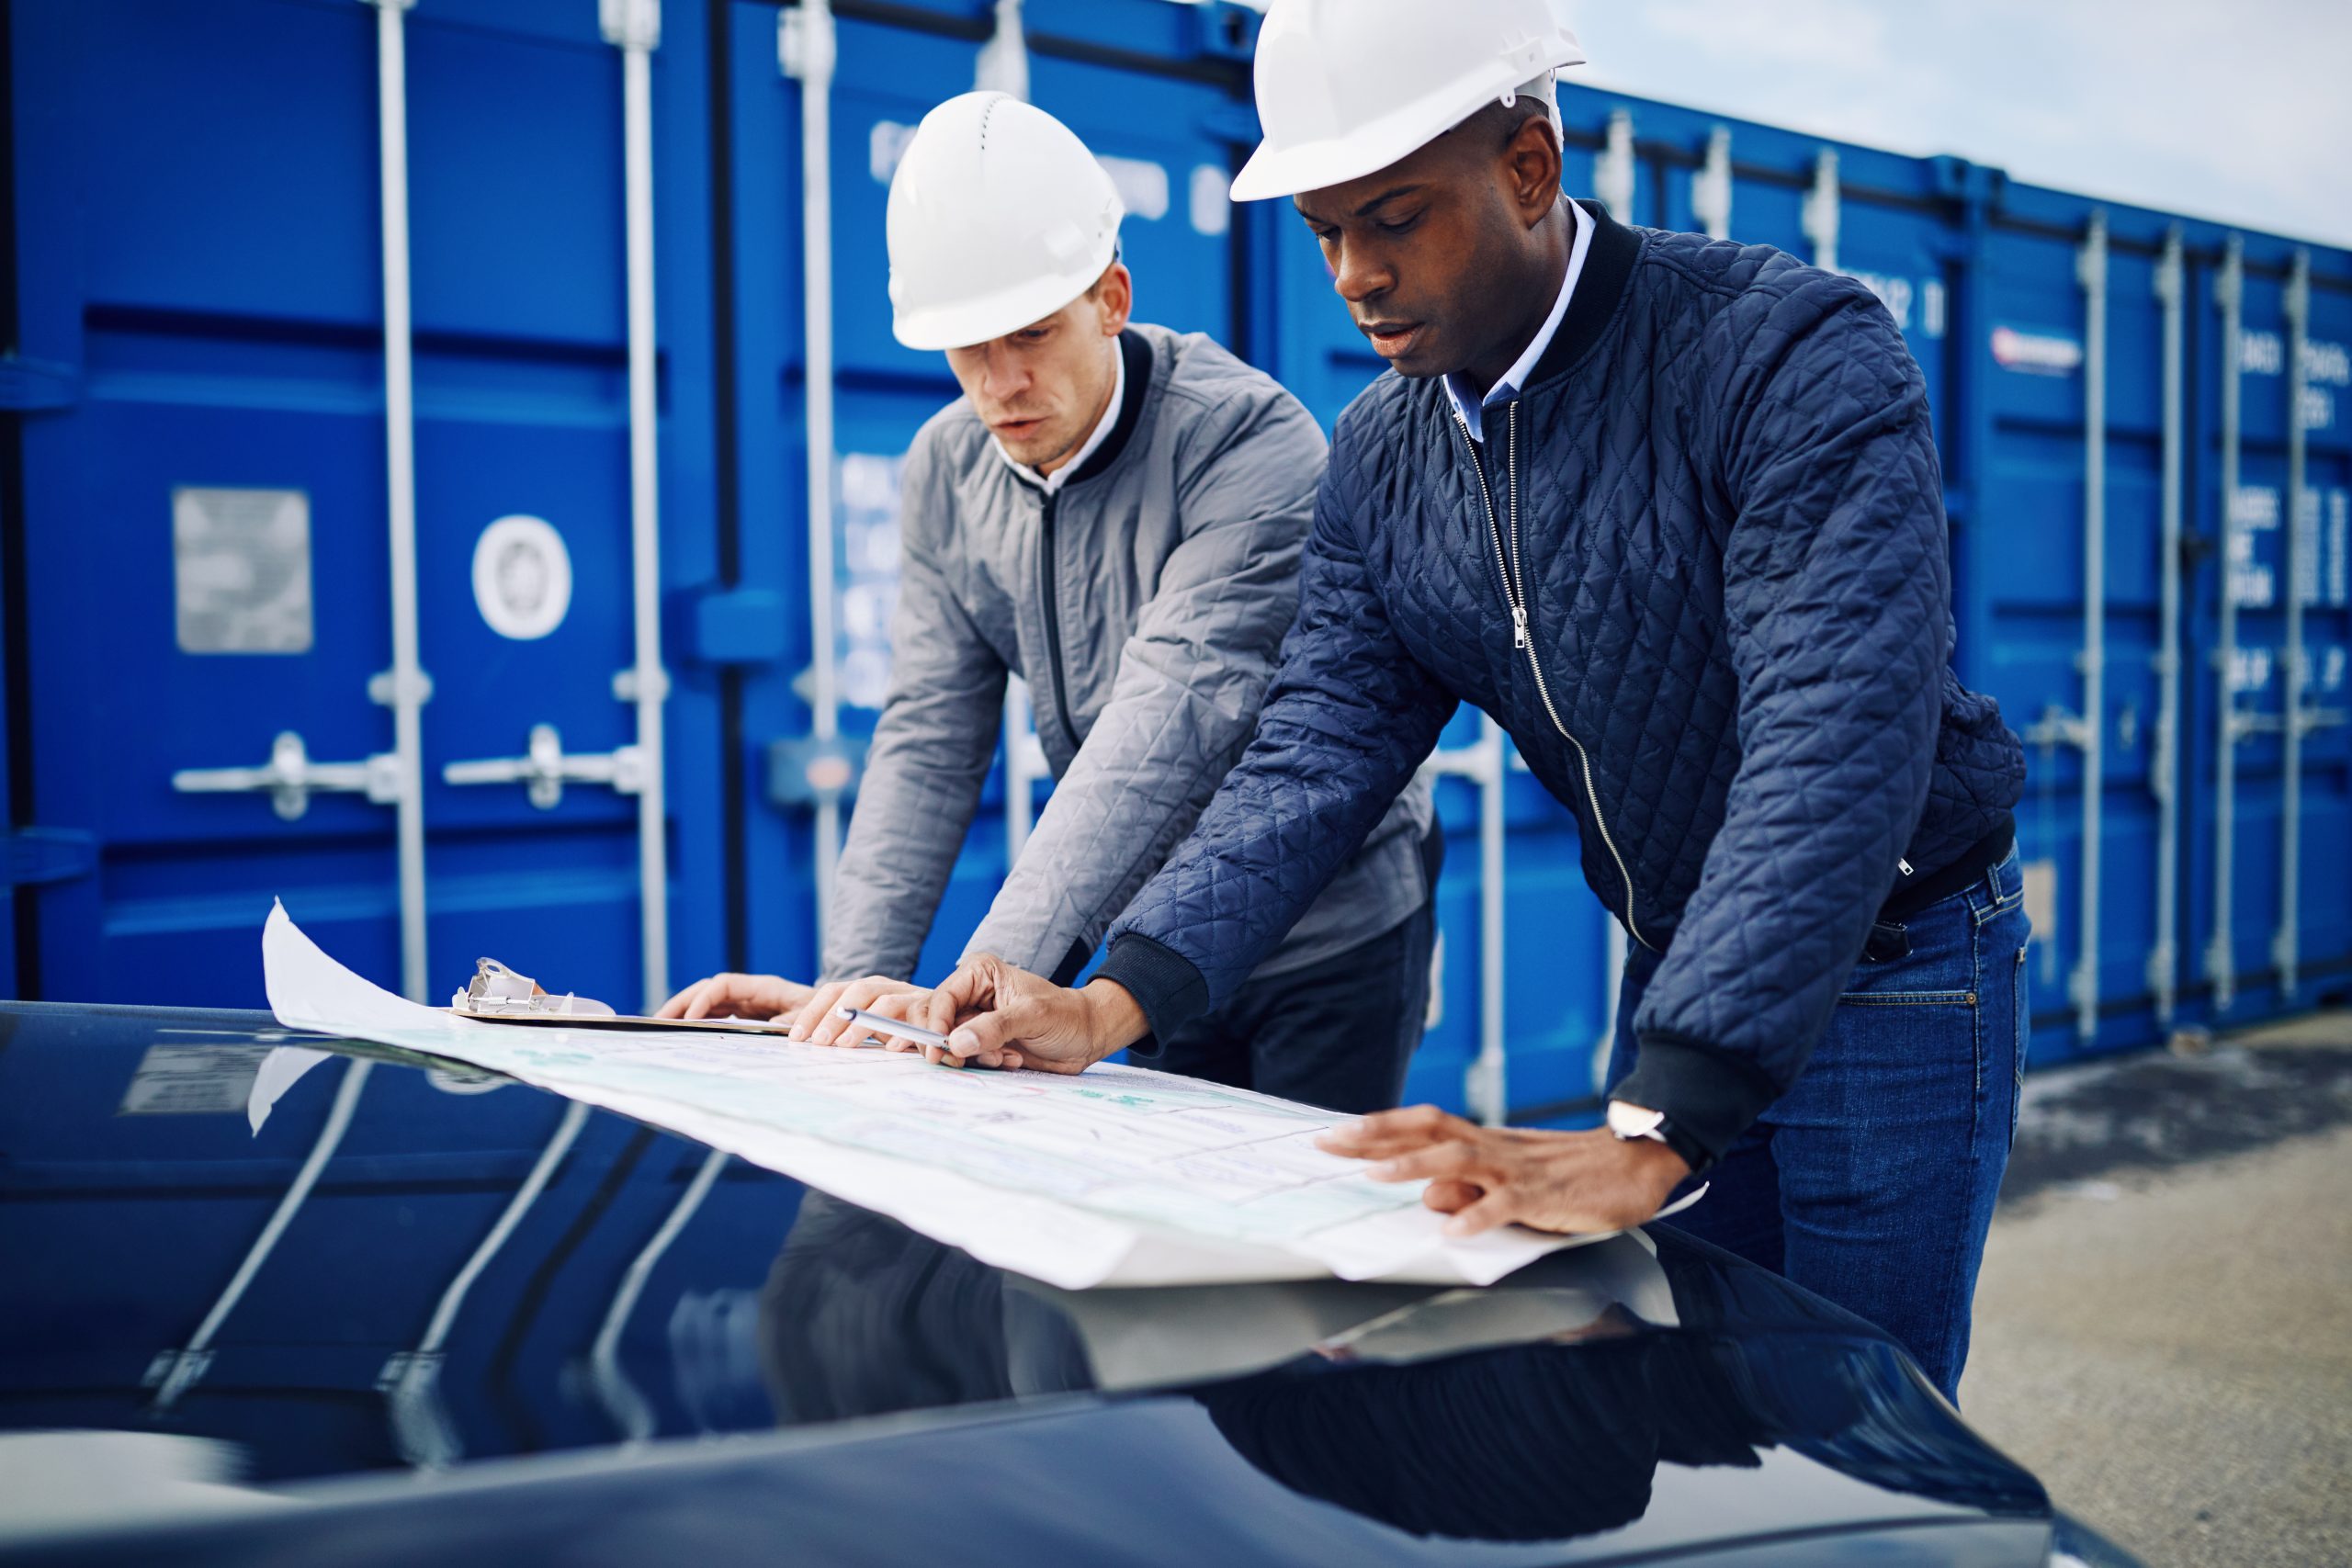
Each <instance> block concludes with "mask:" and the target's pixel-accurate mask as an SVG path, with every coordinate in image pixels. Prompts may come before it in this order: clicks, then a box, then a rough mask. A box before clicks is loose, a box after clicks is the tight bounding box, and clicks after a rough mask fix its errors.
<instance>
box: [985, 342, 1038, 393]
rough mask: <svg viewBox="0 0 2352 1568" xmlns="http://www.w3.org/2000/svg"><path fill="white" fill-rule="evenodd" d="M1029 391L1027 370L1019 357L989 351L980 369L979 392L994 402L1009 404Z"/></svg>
mask: <svg viewBox="0 0 2352 1568" xmlns="http://www.w3.org/2000/svg"><path fill="white" fill-rule="evenodd" d="M1028 389H1029V368H1028V367H1027V366H1025V365H1023V364H1022V362H1021V359H1020V356H1019V355H1012V354H1000V353H998V352H996V351H995V350H993V349H991V350H990V351H989V356H988V359H987V360H986V362H985V363H983V364H982V365H981V367H980V390H981V391H983V392H985V393H987V394H988V396H989V399H990V400H992V401H995V402H1000V403H1003V402H1011V401H1012V400H1013V399H1014V398H1017V397H1019V396H1020V395H1021V394H1022V393H1023V392H1025V391H1027V390H1028Z"/></svg>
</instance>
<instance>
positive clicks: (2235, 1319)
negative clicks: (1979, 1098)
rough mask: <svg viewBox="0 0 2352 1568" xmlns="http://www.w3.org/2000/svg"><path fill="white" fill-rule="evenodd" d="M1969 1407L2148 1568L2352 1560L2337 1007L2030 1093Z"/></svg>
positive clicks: (1982, 1426)
mask: <svg viewBox="0 0 2352 1568" xmlns="http://www.w3.org/2000/svg"><path fill="white" fill-rule="evenodd" d="M1961 1405H1962V1410H1963V1411H1964V1412H1965V1413H1966V1415H1967V1416H1968V1419H1969V1422H1970V1424H1971V1425H1973V1426H1974V1427H1976V1428H1977V1429H1978V1430H1979V1431H1981V1432H1983V1433H1984V1434H1985V1436H1986V1437H1987V1438H1990V1439H1991V1440H1992V1441H1993V1442H1994V1443H1995V1444H1996V1445H1997V1446H1999V1447H2000V1448H2002V1449H2003V1450H2006V1451H2007V1452H2008V1453H2010V1454H2011V1455H2013V1456H2014V1457H2016V1458H2017V1459H2018V1461H2021V1462H2022V1463H2024V1464H2025V1465H2027V1466H2028V1467H2029V1468H2030V1469H2031V1470H2032V1471H2033V1472H2035V1473H2036V1474H2038V1475H2040V1476H2041V1478H2042V1480H2043V1481H2044V1483H2047V1484H2048V1486H2049V1487H2050V1491H2051V1494H2052V1497H2053V1498H2054V1499H2055V1500H2056V1502H2057V1503H2058V1505H2059V1506H2061V1507H2063V1508H2065V1509H2067V1510H2068V1511H2070V1512H2072V1513H2074V1514H2075V1515H2076V1516H2078V1517H2081V1518H2083V1519H2084V1520H2085V1521H2086V1522H2088V1523H2089V1524H2091V1525H2092V1526H2094V1527H2095V1528H2097V1529H2099V1530H2101V1531H2103V1532H2104V1533H2106V1534H2108V1535H2109V1536H2111V1537H2112V1538H2114V1539H2115V1540H2117V1541H2118V1542H2119V1543H2120V1544H2122V1545H2124V1546H2126V1547H2129V1548H2131V1550H2132V1551H2136V1552H2138V1553H2139V1554H2141V1555H2142V1556H2143V1557H2144V1558H2145V1559H2146V1561H2147V1562H2149V1563H2150V1564H2151V1565H2152V1568H2154V1565H2158V1564H2164V1565H2171V1564H2180V1565H2184V1568H2199V1565H2204V1564H2213V1565H2216V1568H2218V1565H2221V1564H2229V1565H2231V1568H2251V1565H2256V1564H2271V1563H2279V1564H2307V1563H2308V1564H2345V1563H2352V1012H2341V1011H2339V1012H2334V1013H2324V1014H2321V1015H2318V1016H2316V1017H2314V1018H2311V1019H2306V1020H2303V1021H2298V1022H2295V1023H2290V1024H2286V1025H2281V1026H2277V1027H2274V1028H2271V1029H2267V1030H2263V1031H2259V1032H2252V1033H2249V1034H2245V1035H2241V1036H2238V1037H2235V1038H2234V1039H2231V1040H2228V1041H2225V1042H2222V1043H2218V1044H2216V1045H2214V1046H2213V1047H2212V1048H2211V1049H2210V1050H2206V1051H2203V1052H2200V1053H2199V1054H2196V1055H2176V1054H2157V1055H2146V1056H2141V1057H2134V1058H2131V1059H2128V1060H2126V1061H2123V1062H2120V1063H2109V1064H2098V1065H2095V1066H2088V1067H2082V1068H2075V1069H2068V1070H2064V1071H2061V1072H2055V1073H2049V1074H2042V1075H2038V1076H2037V1077H2033V1078H2030V1079H2029V1080H2028V1083H2027V1100H2026V1105H2025V1109H2024V1111H2023V1113H2022V1115H2021V1117H2020V1120H2019V1125H2018V1145H2017V1152H2016V1155H2015V1156H2014V1157H2013V1159H2012V1163H2011V1166H2010V1170H2009V1179H2008V1181H2007V1185H2006V1186H2005V1188H2004V1189H2003V1191H2002V1207H2001V1211H2000V1213H1999V1214H1998V1215H1997V1216H1996V1219H1995V1221H1994V1225H1993V1235H1992V1239H1991V1242H1990V1244H1989V1246H1988V1247H1987V1250H1986V1255H1985V1271H1984V1274H1983V1277H1982V1279H1981V1280H1980V1282H1979V1284H1978V1287H1977V1292H1976V1337H1975V1343H1974V1347H1973V1349H1972V1351H1971V1353H1970V1357H1969V1365H1968V1371H1967V1374H1966V1377H1965V1379H1964V1380H1963V1382H1962V1385H1961Z"/></svg>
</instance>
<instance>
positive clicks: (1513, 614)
mask: <svg viewBox="0 0 2352 1568" xmlns="http://www.w3.org/2000/svg"><path fill="white" fill-rule="evenodd" d="M1503 408H1504V411H1505V416H1506V418H1507V419H1508V421H1509V424H1510V453H1509V456H1508V457H1506V459H1505V463H1504V468H1503V475H1504V480H1503V482H1504V484H1505V486H1506V487H1507V489H1508V491H1509V494H1510V551H1509V553H1508V554H1506V553H1505V551H1504V548H1503V530H1502V525H1501V524H1500V522H1498V520H1497V518H1496V516H1495V496H1494V492H1493V491H1491V490H1489V489H1487V469H1486V466H1485V465H1484V464H1482V463H1480V462H1479V461H1478V453H1477V449H1476V446H1475V445H1474V444H1473V443H1472V442H1471V440H1470V426H1469V422H1468V421H1466V420H1464V418H1463V417H1462V413H1461V411H1459V410H1456V411H1454V415H1453V418H1454V423H1456V424H1458V425H1460V426H1461V427H1462V444H1463V446H1464V449H1465V450H1466V451H1467V453H1468V455H1469V457H1470V471H1471V472H1472V473H1474V474H1476V475H1477V476H1478V499H1479V501H1481V502H1484V503H1485V505H1486V509H1487V542H1488V543H1489V544H1491V545H1492V546H1493V547H1494V551H1495V571H1496V573H1497V575H1498V576H1499V577H1501V579H1502V580H1503V599H1504V602H1505V603H1506V604H1509V605H1510V645H1511V647H1512V648H1513V649H1518V650H1519V651H1521V652H1523V653H1525V654H1526V655H1527V669H1528V672H1529V673H1530V674H1532V675H1533V676H1534V677H1535V694H1536V695H1537V696H1538V697H1540V698H1542V699H1543V702H1544V712H1545V713H1546V714H1548V715H1550V716H1551V719H1552V728H1555V729H1556V730H1558V731H1559V732H1560V739H1563V740H1566V742H1567V743H1568V744H1569V745H1570V746H1572V747H1574V748H1575V749H1576V753H1577V768H1578V770H1579V771H1580V772H1581V773H1583V775H1584V797H1585V801H1586V803H1587V804H1588V805H1589V806H1590V807H1592V821H1593V826H1595V827H1596V828H1599V829H1600V841H1601V843H1602V845H1604V846H1605V847H1606V848H1607V849H1608V851H1609V858H1610V859H1611V861H1613V862H1615V863H1616V865H1617V874H1618V875H1619V876H1621V877H1623V878H1624V881H1625V930H1626V931H1629V932H1631V933H1632V934H1633V938H1634V941H1635V942H1640V943H1641V944H1642V945H1643V946H1644V947H1649V946H1650V940H1649V938H1647V937H1645V936H1644V935H1643V934H1642V928H1641V926H1640V925H1639V924H1637V923H1636V922H1635V920H1634V874H1633V873H1632V872H1630V871H1628V870H1626V869H1625V857H1624V856H1623V855H1622V854H1620V853H1618V852H1617V840H1616V839H1615V838H1614V837H1612V836H1611V833H1610V831H1609V818H1608V817H1607V816H1606V815H1605V814H1604V813H1603V812H1602V811H1601V809H1600V791H1598V790H1596V789H1594V788H1593V785H1592V757H1591V754H1590V753H1589V752H1588V751H1586V750H1585V749H1584V742H1583V741H1581V740H1578V739H1577V738H1576V737H1575V736H1574V735H1571V734H1570V733H1569V732H1568V727H1567V726H1566V724H1563V723H1562V722H1561V721H1560V710H1559V709H1558V708H1556V707H1555V706H1554V705H1552V686H1551V682H1548V681H1546V680H1544V665H1543V663H1542V661H1541V660H1538V659H1537V658H1536V657H1535V639H1534V637H1532V635H1530V633H1529V632H1528V629H1527V596H1526V594H1525V592H1523V591H1522V589H1521V584H1522V583H1523V582H1524V581H1526V579H1525V578H1524V577H1523V576H1521V569H1520V558H1519V400H1518V399H1517V398H1513V399H1512V400H1510V402H1508V403H1506V404H1504V405H1503ZM1651 951H1652V952H1656V951H1657V949H1655V948H1651Z"/></svg>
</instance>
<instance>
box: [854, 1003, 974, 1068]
mask: <svg viewBox="0 0 2352 1568" xmlns="http://www.w3.org/2000/svg"><path fill="white" fill-rule="evenodd" d="M833 1016H834V1017H836V1018H845V1019H848V1020H849V1021H851V1022H852V1023H862V1024H864V1025H865V1027H866V1028H868V1029H870V1030H872V1031H873V1032H875V1033H876V1034H895V1035H897V1036H898V1037H899V1039H901V1040H910V1041H912V1042H913V1043H916V1044H918V1045H936V1046H938V1047H939V1048H940V1049H941V1050H943V1051H946V1052H947V1054H948V1055H951V1056H952V1055H955V1054H956V1053H955V1052H954V1051H952V1050H949V1049H948V1044H947V1036H945V1035H944V1034H942V1033H940V1032H939V1031H937V1030H936V1029H925V1028H924V1027H923V1026H922V1024H920V1023H909V1022H907V1021H905V1020H903V1019H896V1018H885V1017H883V1016H882V1015H881V1014H880V1013H878V1012H868V1011H866V1010H865V1009H864V1008H849V1007H844V1008H835V1009H834V1010H833Z"/></svg>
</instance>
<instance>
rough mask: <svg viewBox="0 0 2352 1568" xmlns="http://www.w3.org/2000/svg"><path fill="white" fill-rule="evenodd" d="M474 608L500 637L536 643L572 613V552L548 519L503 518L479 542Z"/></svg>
mask: <svg viewBox="0 0 2352 1568" xmlns="http://www.w3.org/2000/svg"><path fill="white" fill-rule="evenodd" d="M474 604H475V605H476V607H478V608H479V609H480V610H481V618H482V619H483V621H485V622H486V623H488V625H489V626H490V629H491V630H492V631H494V632H496V633H497V634H498V635H499V636H500V637H512V638H514V639H515V641H517V642H532V641H536V640H537V639H538V638H540V637H545V636H547V635H548V633H549V632H551V631H553V630H555V629H556V627H558V626H561V625H563V617H564V616H565V615H567V614H569V613H570V612H571V551H569V550H567V549H565V548H564V547H563V536H562V535H561V534H559V533H557V532H556V530H555V525H553V524H551V523H549V522H548V521H547V519H545V518H543V517H502V518H500V519H499V520H498V521H497V522H495V523H492V525H490V526H489V527H487V528H484V529H483V530H482V531H481V538H479V539H477V540H475V541H474Z"/></svg>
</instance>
